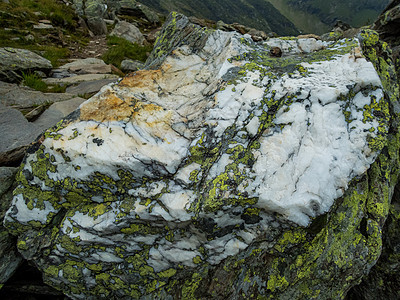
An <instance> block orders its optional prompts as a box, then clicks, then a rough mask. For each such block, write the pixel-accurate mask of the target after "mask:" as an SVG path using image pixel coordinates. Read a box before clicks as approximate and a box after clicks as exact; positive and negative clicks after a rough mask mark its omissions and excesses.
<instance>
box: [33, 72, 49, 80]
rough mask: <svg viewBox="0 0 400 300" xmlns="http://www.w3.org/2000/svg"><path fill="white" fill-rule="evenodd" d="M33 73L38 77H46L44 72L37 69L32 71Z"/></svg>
mask: <svg viewBox="0 0 400 300" xmlns="http://www.w3.org/2000/svg"><path fill="white" fill-rule="evenodd" d="M33 74H35V75H37V76H39V77H40V78H46V77H47V75H46V74H45V73H44V72H42V71H39V70H36V71H35V72H33Z"/></svg>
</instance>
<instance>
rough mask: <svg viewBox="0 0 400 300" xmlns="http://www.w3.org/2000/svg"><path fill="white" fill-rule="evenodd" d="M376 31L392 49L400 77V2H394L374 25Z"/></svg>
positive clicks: (395, 0)
mask: <svg viewBox="0 0 400 300" xmlns="http://www.w3.org/2000/svg"><path fill="white" fill-rule="evenodd" d="M372 28H373V29H374V30H376V31H378V32H379V34H380V36H381V38H382V39H383V40H384V41H386V42H387V43H388V44H389V45H390V46H391V48H392V51H393V58H394V60H395V63H396V69H397V76H398V77H399V75H400V1H399V0H393V1H392V2H391V3H390V4H389V5H388V7H387V8H386V9H385V10H384V11H383V13H382V14H381V15H380V16H379V18H378V20H377V21H376V22H375V23H374V25H373V27H372Z"/></svg>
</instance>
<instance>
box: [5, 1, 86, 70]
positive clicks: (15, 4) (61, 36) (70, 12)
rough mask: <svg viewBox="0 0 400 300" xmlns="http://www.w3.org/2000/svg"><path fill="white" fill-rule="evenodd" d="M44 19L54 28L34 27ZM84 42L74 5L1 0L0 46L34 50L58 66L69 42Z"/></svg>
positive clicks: (64, 55) (65, 56) (77, 44)
mask: <svg viewBox="0 0 400 300" xmlns="http://www.w3.org/2000/svg"><path fill="white" fill-rule="evenodd" d="M43 19H46V20H48V21H50V22H51V25H53V28H50V29H37V28H34V25H36V24H38V23H39V20H43ZM87 43H88V37H87V36H86V34H85V32H84V31H83V30H82V29H80V28H79V26H78V17H77V15H76V13H75V11H74V9H73V8H72V7H71V6H66V5H65V4H64V3H63V2H62V1H57V0H38V1H34V0H14V1H10V3H3V2H2V1H0V47H15V48H22V49H27V50H31V51H35V52H37V53H38V54H39V55H41V56H43V57H45V58H47V59H48V60H50V61H51V63H52V64H53V66H54V67H57V66H59V60H60V59H65V58H67V57H69V55H70V52H69V50H68V48H69V46H70V45H73V46H74V47H77V46H80V45H85V44H87Z"/></svg>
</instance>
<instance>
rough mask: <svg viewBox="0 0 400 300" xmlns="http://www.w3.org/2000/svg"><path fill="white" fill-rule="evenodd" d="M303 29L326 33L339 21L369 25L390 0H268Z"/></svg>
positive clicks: (352, 24) (356, 25) (310, 31)
mask: <svg viewBox="0 0 400 300" xmlns="http://www.w3.org/2000/svg"><path fill="white" fill-rule="evenodd" d="M267 1H268V2H270V3H272V4H273V5H274V6H275V7H276V8H277V9H278V10H279V11H280V13H281V14H283V15H284V16H285V17H287V18H288V19H289V20H291V21H292V22H293V23H294V24H295V25H296V26H297V27H298V28H299V29H300V30H302V31H303V32H308V33H317V34H321V33H325V32H327V31H328V30H327V27H328V29H330V28H331V27H332V26H333V25H334V24H335V23H336V21H337V20H342V21H344V22H346V23H349V24H350V25H351V26H353V27H360V26H364V25H370V24H371V23H372V22H373V20H375V19H376V18H377V17H378V15H379V13H380V12H382V11H383V9H384V8H385V7H386V5H387V4H388V3H389V0H357V1H349V0H336V1H325V0H303V1H299V0H267Z"/></svg>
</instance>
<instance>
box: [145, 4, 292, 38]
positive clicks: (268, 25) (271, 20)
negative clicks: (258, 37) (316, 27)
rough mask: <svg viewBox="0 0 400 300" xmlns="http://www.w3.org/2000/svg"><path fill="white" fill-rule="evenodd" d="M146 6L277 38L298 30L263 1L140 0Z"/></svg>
mask: <svg viewBox="0 0 400 300" xmlns="http://www.w3.org/2000/svg"><path fill="white" fill-rule="evenodd" d="M140 2H142V3H143V4H146V5H147V6H149V7H151V8H153V9H155V10H158V11H159V12H162V13H168V12H169V11H172V10H175V11H178V12H181V13H183V14H185V15H187V16H196V17H199V18H204V19H210V20H215V21H218V20H222V21H224V22H225V23H234V22H238V23H241V24H243V25H247V26H250V27H254V28H257V29H261V30H264V31H266V32H270V31H274V32H276V33H278V34H280V35H295V34H298V30H297V29H296V27H295V26H294V25H293V23H292V22H290V21H289V20H288V19H287V18H286V17H284V16H283V15H282V14H280V13H279V11H278V10H277V9H276V8H275V7H274V6H273V5H271V4H270V3H269V2H268V1H266V0H218V1H215V0H202V1H198V0H142V1H140Z"/></svg>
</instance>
